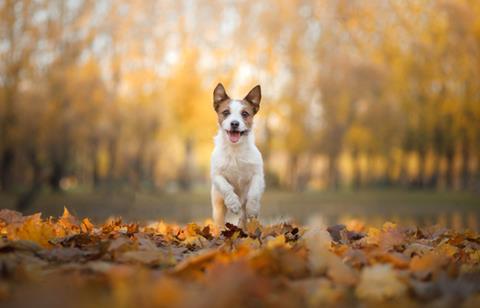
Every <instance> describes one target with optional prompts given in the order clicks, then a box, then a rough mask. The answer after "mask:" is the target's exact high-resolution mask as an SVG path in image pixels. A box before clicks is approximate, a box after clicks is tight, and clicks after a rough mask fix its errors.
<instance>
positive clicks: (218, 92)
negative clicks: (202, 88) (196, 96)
mask: <svg viewBox="0 0 480 308" xmlns="http://www.w3.org/2000/svg"><path fill="white" fill-rule="evenodd" d="M229 98H230V97H228V95H227V92H226V91H225V88H224V87H223V84H221V83H219V84H218V85H217V86H216V87H215V90H213V108H215V111H217V110H218V107H219V106H220V103H221V102H223V101H224V100H227V99H229Z"/></svg>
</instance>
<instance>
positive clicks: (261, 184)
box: [246, 174, 265, 218]
mask: <svg viewBox="0 0 480 308" xmlns="http://www.w3.org/2000/svg"><path fill="white" fill-rule="evenodd" d="M264 189H265V180H264V179H263V174H256V175H254V176H253V177H252V180H251V182H250V187H249V189H248V193H247V204H246V210H247V218H256V217H257V216H258V213H259V212H260V198H261V197H262V193H263V190H264Z"/></svg>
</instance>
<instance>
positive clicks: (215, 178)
mask: <svg viewBox="0 0 480 308" xmlns="http://www.w3.org/2000/svg"><path fill="white" fill-rule="evenodd" d="M261 98H262V94H261V88H260V86H259V85H257V86H255V87H254V88H253V89H252V90H250V92H249V93H248V94H247V96H245V98H244V99H241V100H240V99H231V98H230V97H229V96H228V95H227V92H226V91H225V88H224V87H223V85H222V84H221V83H219V84H218V85H217V86H216V87H215V90H214V91H213V108H214V110H215V112H216V113H217V117H218V126H219V127H218V133H217V135H216V136H215V138H214V140H215V148H214V150H213V152H212V157H211V179H212V189H211V200H212V214H213V220H214V222H215V224H216V225H217V226H219V227H221V226H223V225H224V224H225V222H230V223H233V224H236V225H238V226H241V227H245V224H246V222H247V221H248V220H249V219H252V218H257V217H258V214H259V211H260V199H261V197H262V194H263V192H264V190H265V180H264V174H263V159H262V154H261V153H260V151H259V150H258V148H257V147H256V146H255V137H254V134H253V118H254V116H255V115H256V114H257V112H258V110H259V108H260V100H261ZM227 214H228V215H227ZM226 218H227V220H230V221H226Z"/></svg>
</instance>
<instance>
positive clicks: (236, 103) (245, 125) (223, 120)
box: [213, 83, 262, 143]
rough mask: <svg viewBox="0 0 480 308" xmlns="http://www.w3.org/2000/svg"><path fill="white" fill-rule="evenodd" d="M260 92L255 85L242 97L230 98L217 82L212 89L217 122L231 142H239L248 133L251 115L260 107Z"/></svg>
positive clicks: (251, 122)
mask: <svg viewBox="0 0 480 308" xmlns="http://www.w3.org/2000/svg"><path fill="white" fill-rule="evenodd" d="M261 98H262V93H261V90H260V86H259V85H257V86H255V87H254V88H253V89H252V90H250V92H248V94H247V96H245V98H244V99H241V100H240V99H231V98H230V97H228V95H227V92H226V91H225V88H224V87H223V85H222V84H221V83H219V84H218V85H217V86H216V87H215V90H214V91H213V108H215V111H216V112H217V115H218V124H219V125H220V128H221V129H223V130H224V131H225V133H226V134H227V136H228V139H229V140H230V142H231V143H237V142H239V141H240V140H241V139H242V137H243V136H246V135H248V133H249V132H250V130H251V129H252V125H253V117H254V116H255V114H256V113H257V112H258V109H259V108H260V100H261Z"/></svg>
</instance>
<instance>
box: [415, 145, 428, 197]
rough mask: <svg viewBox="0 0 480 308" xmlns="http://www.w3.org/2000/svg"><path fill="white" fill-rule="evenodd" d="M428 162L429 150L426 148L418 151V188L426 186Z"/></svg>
mask: <svg viewBox="0 0 480 308" xmlns="http://www.w3.org/2000/svg"><path fill="white" fill-rule="evenodd" d="M426 163H427V151H426V150H425V149H420V150H419V151H418V175H417V180H416V186H417V187H418V188H424V187H425V178H426Z"/></svg>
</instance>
